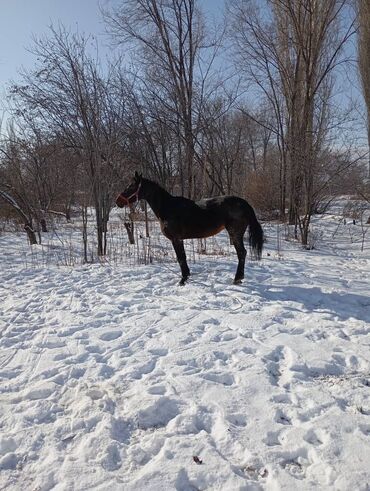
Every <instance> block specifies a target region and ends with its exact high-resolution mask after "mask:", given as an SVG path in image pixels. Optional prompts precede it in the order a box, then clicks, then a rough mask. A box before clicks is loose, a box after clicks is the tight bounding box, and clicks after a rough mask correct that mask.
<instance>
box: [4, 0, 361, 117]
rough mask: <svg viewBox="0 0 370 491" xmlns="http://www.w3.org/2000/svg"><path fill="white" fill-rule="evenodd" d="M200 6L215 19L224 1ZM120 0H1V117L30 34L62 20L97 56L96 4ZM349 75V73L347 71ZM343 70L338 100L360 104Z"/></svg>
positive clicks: (28, 60) (26, 57)
mask: <svg viewBox="0 0 370 491" xmlns="http://www.w3.org/2000/svg"><path fill="white" fill-rule="evenodd" d="M199 1H200V5H201V6H202V7H203V8H204V9H205V10H206V12H208V14H211V16H212V17H215V18H216V19H217V18H219V17H221V16H222V11H223V7H224V4H225V0H199ZM118 2H119V0H0V116H1V112H2V111H1V107H2V106H3V102H2V101H4V94H5V90H6V87H7V84H8V83H9V81H10V80H17V79H19V75H18V70H19V68H20V67H21V66H24V67H25V68H32V66H33V63H34V59H33V57H32V55H31V54H30V53H29V52H28V51H27V49H26V48H27V47H30V46H31V45H32V35H33V34H35V35H36V36H40V35H42V34H44V33H47V32H48V26H50V25H51V24H57V23H58V22H61V23H62V24H64V25H65V26H66V27H67V28H70V29H71V30H72V31H75V30H79V31H80V32H84V33H86V34H94V35H95V36H97V37H100V36H101V42H100V43H99V45H100V55H101V56H102V57H104V55H105V54H106V53H108V52H110V50H109V51H108V48H107V46H106V45H107V39H106V38H105V36H104V25H103V22H102V18H101V14H100V10H99V5H102V6H109V5H111V6H113V5H115V4H117V3H118ZM347 74H348V73H347ZM347 74H346V71H344V72H343V73H342V75H341V77H342V83H341V84H340V86H342V91H341V93H337V97H338V96H339V101H340V102H339V103H340V104H341V103H346V100H347V101H348V98H353V99H355V100H357V101H358V102H359V103H360V105H362V98H361V96H360V94H359V91H358V87H356V86H357V85H358V84H357V82H356V80H355V77H354V76H351V77H350V78H351V81H349V80H346V78H347V76H346V75H347Z"/></svg>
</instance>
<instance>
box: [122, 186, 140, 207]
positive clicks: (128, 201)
mask: <svg viewBox="0 0 370 491" xmlns="http://www.w3.org/2000/svg"><path fill="white" fill-rule="evenodd" d="M140 188H141V183H140V184H139V186H138V188H137V190H136V191H135V192H134V193H132V194H131V195H130V196H129V197H128V198H126V196H122V194H120V195H119V197H120V198H121V199H123V200H125V201H126V203H125V204H126V205H130V204H131V203H130V199H131V198H133V197H134V196H135V198H136V199H135V201H133V203H136V201H139V191H140Z"/></svg>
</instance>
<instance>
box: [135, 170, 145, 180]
mask: <svg viewBox="0 0 370 491" xmlns="http://www.w3.org/2000/svg"><path fill="white" fill-rule="evenodd" d="M142 177H143V175H142V174H139V173H138V172H137V171H136V172H135V180H136V181H141V179H142Z"/></svg>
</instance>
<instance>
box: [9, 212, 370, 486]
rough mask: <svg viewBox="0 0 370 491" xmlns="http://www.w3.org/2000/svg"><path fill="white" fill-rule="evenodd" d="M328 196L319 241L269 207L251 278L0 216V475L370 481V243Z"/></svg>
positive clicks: (42, 480)
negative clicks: (35, 240) (125, 258)
mask: <svg viewBox="0 0 370 491" xmlns="http://www.w3.org/2000/svg"><path fill="white" fill-rule="evenodd" d="M330 213H332V214H330V215H329V214H328V215H325V216H324V217H322V218H320V219H317V221H316V222H315V227H316V230H318V231H319V232H320V234H322V235H323V236H322V238H321V239H320V241H319V243H318V244H317V248H316V249H315V250H312V251H305V250H303V249H302V248H301V247H300V246H299V245H298V244H297V243H295V242H286V241H285V240H283V228H282V226H280V227H278V226H277V225H276V224H270V225H269V224H264V230H265V233H266V235H267V238H268V243H267V244H266V248H265V251H264V254H263V260H262V261H261V262H254V261H250V262H247V265H246V280H245V281H244V283H243V284H242V285H238V286H236V285H233V284H232V278H233V276H234V272H235V268H236V257H235V255H234V254H230V255H225V256H218V257H217V258H214V257H210V256H203V257H202V258H201V259H199V260H197V261H196V262H195V263H194V264H190V269H191V271H192V276H191V280H190V281H189V284H188V285H186V286H185V287H180V286H178V285H177V283H178V281H179V278H180V273H179V268H178V266H177V264H176V263H175V262H173V261H172V260H171V258H169V259H168V261H166V262H162V263H158V262H156V261H154V263H153V264H147V265H140V266H137V265H130V264H127V263H126V264H118V263H114V264H110V263H108V264H93V265H78V264H75V265H74V266H73V267H68V266H61V265H60V264H58V265H57V264H53V263H52V262H49V263H48V264H47V265H46V266H44V265H43V264H42V263H41V262H39V263H37V262H32V261H31V260H30V259H29V257H30V256H29V257H28V259H27V258H26V256H27V255H30V254H31V253H30V252H28V249H27V246H26V245H25V234H24V233H23V234H21V235H17V234H15V233H14V232H13V233H2V235H0V247H1V250H2V255H1V257H0V263H1V266H0V268H1V269H0V279H1V283H0V295H1V303H0V322H1V324H0V333H1V337H0V380H1V383H0V402H1V403H0V489H7V490H13V489H14V490H26V489H29V490H41V491H47V490H50V489H53V490H55V491H61V490H72V489H73V490H107V489H109V490H115V489H117V490H122V489H124V490H149V489H150V490H173V489H176V490H179V491H180V490H182V491H187V490H233V491H234V490H248V491H249V490H253V491H254V490H271V491H272V490H274V491H275V490H280V489H281V490H297V489H299V490H312V489H320V490H329V489H330V490H333V489H334V490H348V489H356V490H363V491H364V490H367V489H370V467H369V451H370V349H369V347H370V295H369V277H370V247H369V245H368V244H367V243H366V241H365V247H364V251H363V252H361V241H360V239H359V238H358V237H359V235H357V238H358V239H357V240H354V237H356V230H359V229H358V228H356V227H358V225H353V224H352V222H351V223H347V224H344V222H343V221H340V218H339V215H338V213H339V212H337V209H336V208H335V207H334V208H333V211H331V212H330ZM277 232H279V234H278V236H277ZM59 233H61V232H60V231H59ZM67 233H69V232H67ZM320 234H319V235H320ZM277 237H280V239H279V240H280V242H279V243H280V250H277V244H278V240H277ZM219 240H223V241H224V243H225V244H227V239H226V237H224V238H222V236H221V238H220V239H219ZM34 247H36V249H37V247H38V248H40V246H34ZM225 247H226V246H225ZM34 250H35V249H34ZM32 254H34V252H33V253H32ZM26 265H27V266H26Z"/></svg>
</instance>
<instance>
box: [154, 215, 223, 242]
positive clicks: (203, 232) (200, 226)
mask: <svg viewBox="0 0 370 491" xmlns="http://www.w3.org/2000/svg"><path fill="white" fill-rule="evenodd" d="M160 225H161V230H162V233H163V235H164V236H165V237H167V238H168V239H170V240H174V239H177V240H184V239H205V238H206V237H211V236H212V235H216V234H218V233H219V232H221V230H223V229H224V228H225V225H224V224H223V223H220V221H217V222H216V221H214V222H213V223H212V222H211V221H208V222H207V223H204V222H203V223H199V222H198V223H194V222H193V221H188V220H178V221H176V222H173V221H165V220H163V221H162V220H161V221H160Z"/></svg>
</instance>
